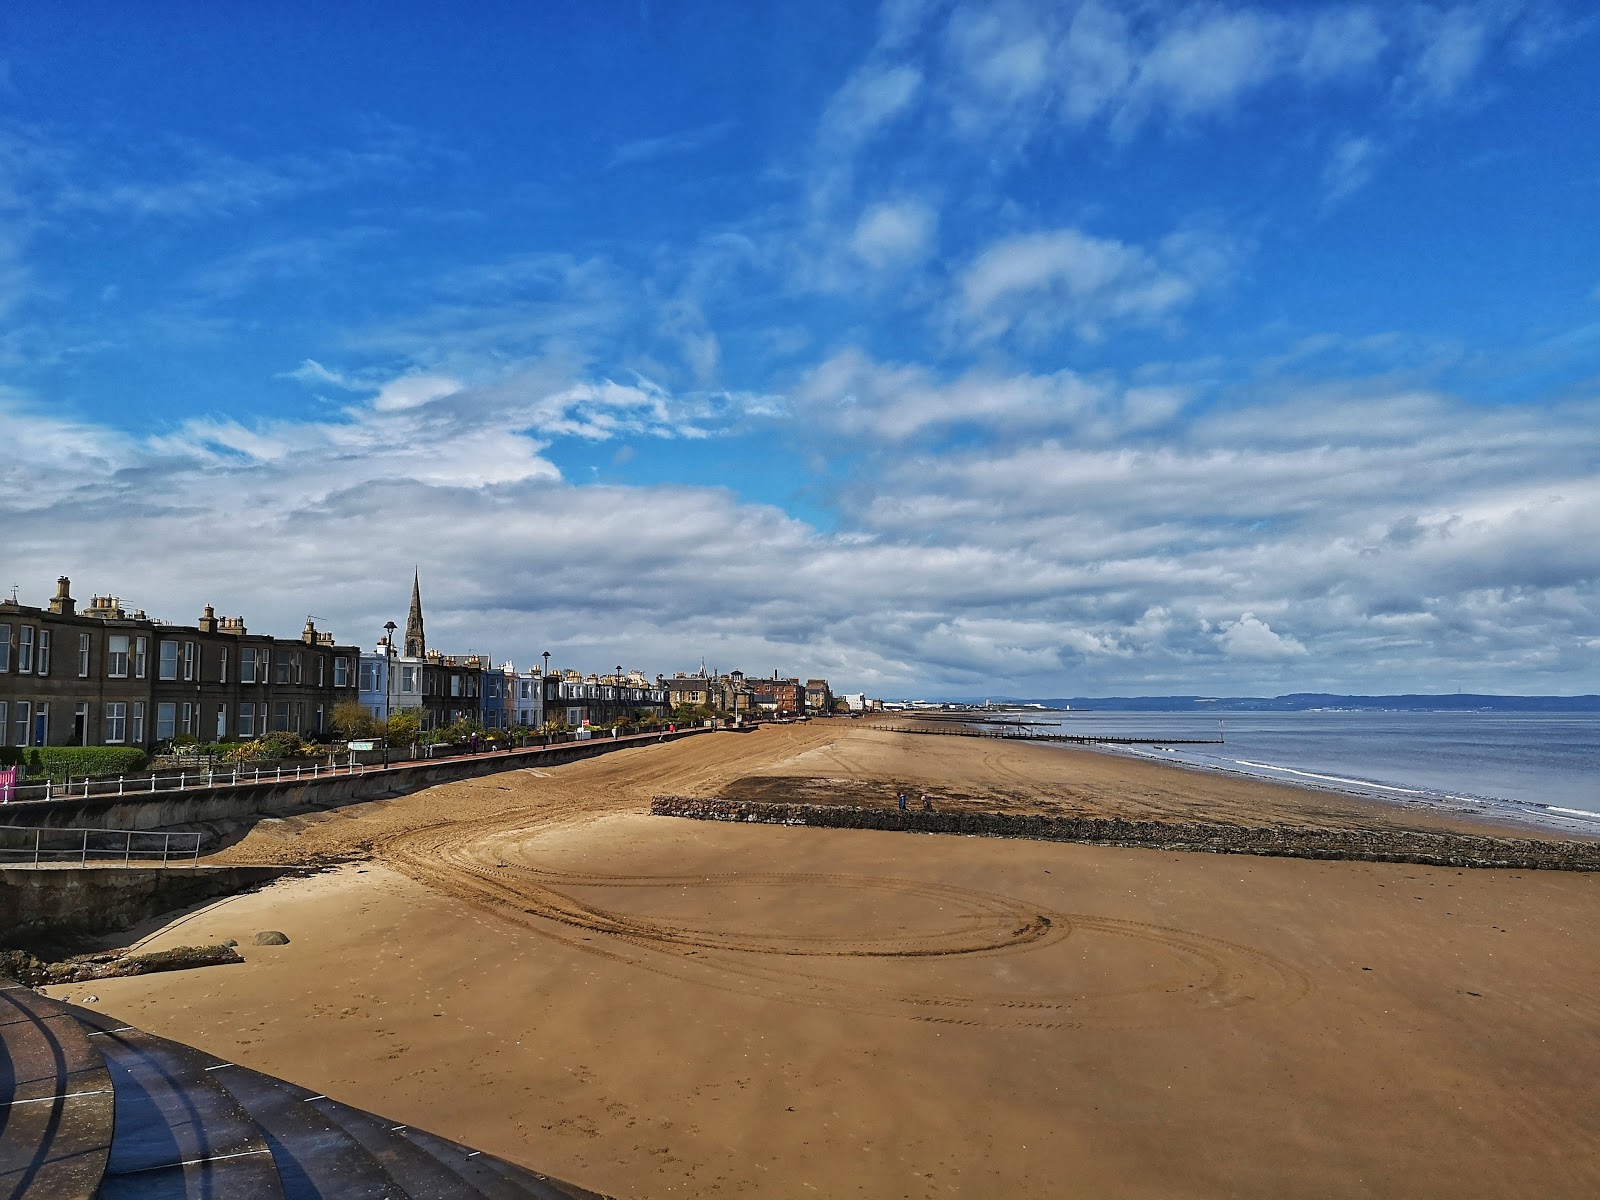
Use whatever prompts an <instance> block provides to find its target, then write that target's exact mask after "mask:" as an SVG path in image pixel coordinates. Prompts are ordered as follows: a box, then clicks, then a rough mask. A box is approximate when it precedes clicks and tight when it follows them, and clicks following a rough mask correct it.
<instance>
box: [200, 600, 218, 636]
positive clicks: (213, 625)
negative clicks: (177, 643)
mask: <svg viewBox="0 0 1600 1200" xmlns="http://www.w3.org/2000/svg"><path fill="white" fill-rule="evenodd" d="M199 627H200V632H201V633H215V632H216V631H217V610H216V609H215V608H213V607H212V606H211V605H209V604H208V605H206V610H205V612H203V613H201V614H200V622H199Z"/></svg>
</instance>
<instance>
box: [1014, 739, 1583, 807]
mask: <svg viewBox="0 0 1600 1200" xmlns="http://www.w3.org/2000/svg"><path fill="white" fill-rule="evenodd" d="M1031 720H1032V721H1033V722H1036V723H1037V725H1038V726H1039V732H1057V731H1059V732H1061V733H1070V734H1085V735H1089V736H1101V737H1117V736H1123V737H1170V738H1195V737H1200V738H1208V737H1216V736H1217V733H1218V728H1219V724H1220V726H1221V727H1222V729H1223V737H1224V739H1225V741H1224V744H1223V745H1220V746H1165V747H1163V746H1144V747H1137V748H1130V749H1129V752H1130V753H1134V754H1136V755H1138V756H1139V757H1144V758H1153V759H1158V760H1161V761H1164V762H1180V763H1186V764H1189V765H1191V766H1198V767H1207V768H1211V769H1213V770H1224V771H1230V772H1234V773H1237V774H1243V775H1251V776H1256V777H1259V778H1262V779H1275V780H1278V781H1280V782H1283V783H1295V784H1301V785H1305V786H1313V787H1322V788H1331V789H1334V790H1336V791H1342V792H1350V793H1353V794H1356V795H1363V796H1371V797H1375V798H1381V799H1388V800H1393V801H1397V802H1400V803H1408V804H1423V805H1429V806H1441V807H1449V808H1458V809H1464V810H1472V811H1477V812H1481V813H1484V814H1485V815H1491V814H1492V815H1497V816H1498V815H1506V816H1521V817H1525V818H1530V819H1533V820H1536V821H1538V823H1540V824H1542V825H1547V826H1548V825H1556V826H1565V827H1567V828H1582V829H1585V830H1589V831H1600V714H1596V713H1570V714H1567V713H1409V712H1408V713H1382V712H1295V713H1218V714H1215V715H1208V714H1191V713H1119V712H1070V713H1048V714H1045V713H1041V714H1039V716H1038V717H1037V718H1031Z"/></svg>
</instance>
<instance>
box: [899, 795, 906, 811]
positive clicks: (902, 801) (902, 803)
mask: <svg viewBox="0 0 1600 1200" xmlns="http://www.w3.org/2000/svg"><path fill="white" fill-rule="evenodd" d="M905 810H906V794H905V793H904V792H901V793H900V811H901V812H905Z"/></svg>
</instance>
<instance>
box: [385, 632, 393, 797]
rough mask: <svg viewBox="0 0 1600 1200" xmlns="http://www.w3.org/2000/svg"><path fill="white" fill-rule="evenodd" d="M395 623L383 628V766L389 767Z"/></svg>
mask: <svg viewBox="0 0 1600 1200" xmlns="http://www.w3.org/2000/svg"><path fill="white" fill-rule="evenodd" d="M395 628H396V626H395V623H394V622H393V621H389V622H386V623H385V624H384V627H383V765H384V766H385V767H387V766H388V765H389V716H390V711H391V709H392V708H393V703H392V699H391V698H392V697H393V695H394V631H395Z"/></svg>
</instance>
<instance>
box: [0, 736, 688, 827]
mask: <svg viewBox="0 0 1600 1200" xmlns="http://www.w3.org/2000/svg"><path fill="white" fill-rule="evenodd" d="M712 732H715V731H714V730H710V729H706V728H703V727H700V728H692V729H679V730H676V731H674V732H654V733H636V734H630V735H628V736H626V737H615V738H612V737H595V738H590V739H587V740H584V741H571V742H558V743H556V744H554V745H551V746H527V747H522V748H520V749H515V750H494V751H483V752H481V753H478V754H464V755H455V756H452V757H449V758H429V759H414V760H410V761H407V762H403V763H395V764H392V765H390V766H387V767H384V766H377V765H373V766H366V767H359V768H355V769H351V768H322V769H320V770H319V772H318V774H317V775H316V777H312V776H310V775H305V774H302V776H301V778H299V779H295V778H292V777H283V778H280V777H279V776H278V775H277V774H275V773H274V774H267V773H263V774H262V775H261V777H260V778H259V779H254V778H252V779H246V778H240V779H238V780H237V781H234V780H233V779H231V778H229V779H227V780H222V779H217V778H216V777H215V776H213V781H212V782H211V783H210V784H209V785H208V784H206V783H204V782H200V783H197V784H195V785H192V786H185V787H175V788H163V789H162V790H159V791H155V792H144V791H140V790H138V789H137V788H130V789H127V790H125V791H123V792H122V794H120V795H118V794H115V793H113V794H108V795H95V794H91V795H89V796H71V797H66V796H61V797H55V798H53V799H50V800H24V801H19V802H15V803H11V804H6V805H0V825H9V826H28V827H35V828H38V827H44V828H54V829H65V828H83V827H92V828H95V829H134V830H138V829H164V828H169V827H171V826H174V825H195V824H202V823H204V822H208V821H225V820H235V819H238V818H241V817H249V816H254V815H259V814H278V813H284V812H291V811H293V810H295V809H301V808H308V807H313V806H317V805H336V804H341V803H350V802H355V801H362V800H378V799H383V798H384V797H387V796H397V795H404V794H406V793H408V792H415V791H420V790H421V789H423V788H427V787H432V786H434V785H435V784H439V783H450V782H453V781H455V780H458V779H471V778H475V777H477V776H481V775H493V774H496V773H498V772H501V771H514V770H520V769H523V768H527V767H533V768H538V767H543V766H557V765H559V764H561V763H569V762H577V761H579V760H582V759H586V758H594V757H596V756H598V755H602V754H610V753H613V752H615V751H618V750H624V749H628V748H631V747H636V746H653V745H657V744H659V743H661V742H670V741H678V740H680V739H682V738H686V737H696V736H699V735H702V734H707V733H712Z"/></svg>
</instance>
